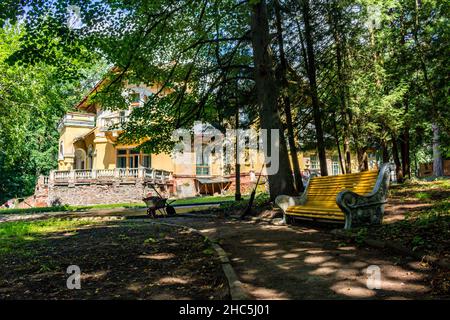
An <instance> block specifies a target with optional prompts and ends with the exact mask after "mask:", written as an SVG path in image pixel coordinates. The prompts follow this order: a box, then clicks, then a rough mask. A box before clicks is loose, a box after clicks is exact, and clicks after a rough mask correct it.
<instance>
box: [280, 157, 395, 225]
mask: <svg viewBox="0 0 450 320" xmlns="http://www.w3.org/2000/svg"><path fill="white" fill-rule="evenodd" d="M389 177H390V164H388V163H387V164H384V165H383V166H382V167H381V168H380V170H379V171H378V170H375V171H365V172H360V173H352V174H345V175H338V176H326V177H314V178H311V179H310V181H309V183H308V186H307V187H306V190H305V192H304V193H303V195H301V196H300V197H289V196H278V197H277V198H276V199H275V203H276V204H277V205H278V206H279V207H280V208H281V209H282V210H283V212H284V217H285V221H286V222H289V220H290V218H307V219H324V220H334V221H344V222H345V228H346V229H350V228H352V227H356V226H360V225H365V224H374V223H381V221H382V219H383V213H384V204H385V203H386V197H387V191H388V187H389Z"/></svg>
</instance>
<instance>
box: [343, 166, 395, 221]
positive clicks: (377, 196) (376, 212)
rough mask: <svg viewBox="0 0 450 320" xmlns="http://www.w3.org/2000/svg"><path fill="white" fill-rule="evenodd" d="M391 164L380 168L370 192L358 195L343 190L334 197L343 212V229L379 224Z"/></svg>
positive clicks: (382, 212)
mask: <svg viewBox="0 0 450 320" xmlns="http://www.w3.org/2000/svg"><path fill="white" fill-rule="evenodd" d="M390 173H391V165H390V164H389V163H386V164H384V165H383V166H382V167H381V168H380V172H379V174H378V178H377V181H376V183H375V186H374V188H373V190H372V192H371V193H369V194H368V195H360V194H357V193H355V192H352V191H349V190H345V191H342V192H340V193H339V194H338V195H337V197H336V203H337V205H338V206H339V208H341V210H342V211H343V212H344V214H345V227H344V228H345V229H350V228H354V227H359V226H363V225H368V224H381V222H382V220H383V214H384V205H385V204H386V199H387V194H388V188H389V180H390Z"/></svg>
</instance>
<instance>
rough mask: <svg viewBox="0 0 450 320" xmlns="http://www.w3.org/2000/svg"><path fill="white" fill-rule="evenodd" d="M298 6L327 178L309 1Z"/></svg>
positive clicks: (325, 170)
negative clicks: (302, 24) (302, 25)
mask: <svg viewBox="0 0 450 320" xmlns="http://www.w3.org/2000/svg"><path fill="white" fill-rule="evenodd" d="M300 4H301V9H302V15H303V22H304V24H305V41H306V53H307V56H308V61H307V64H306V66H307V73H308V80H309V86H310V90H311V102H312V107H313V118H314V126H315V128H316V139H317V151H318V154H319V161H320V174H321V175H322V176H327V175H328V169H327V156H326V152H325V142H324V138H323V128H322V112H321V110H320V104H319V97H318V94H317V79H316V58H315V54H314V43H313V38H312V27H311V16H310V14H311V13H310V8H309V0H300ZM305 62H306V61H305Z"/></svg>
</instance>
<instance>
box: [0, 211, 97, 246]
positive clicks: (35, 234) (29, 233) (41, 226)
mask: <svg viewBox="0 0 450 320" xmlns="http://www.w3.org/2000/svg"><path fill="white" fill-rule="evenodd" d="M96 223H99V222H98V221H93V220H92V219H57V218H53V219H47V220H35V221H13V222H4V223H0V254H2V253H7V252H9V251H11V250H12V249H13V248H17V247H20V246H21V245H22V244H24V243H26V242H28V241H36V240H39V239H40V238H42V237H44V236H46V235H49V234H52V233H73V232H75V231H76V230H77V228H80V227H82V226H86V225H92V224H96Z"/></svg>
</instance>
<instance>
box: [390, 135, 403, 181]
mask: <svg viewBox="0 0 450 320" xmlns="http://www.w3.org/2000/svg"><path fill="white" fill-rule="evenodd" d="M392 158H394V163H395V174H396V176H397V182H399V183H402V182H403V170H402V164H401V162H400V158H399V156H398V146H397V138H396V137H395V136H392Z"/></svg>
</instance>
